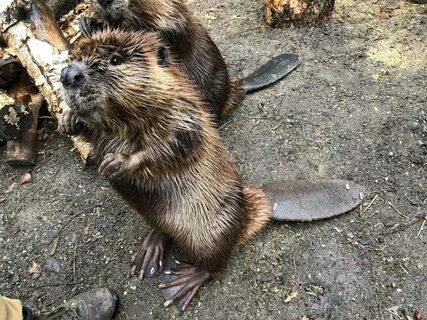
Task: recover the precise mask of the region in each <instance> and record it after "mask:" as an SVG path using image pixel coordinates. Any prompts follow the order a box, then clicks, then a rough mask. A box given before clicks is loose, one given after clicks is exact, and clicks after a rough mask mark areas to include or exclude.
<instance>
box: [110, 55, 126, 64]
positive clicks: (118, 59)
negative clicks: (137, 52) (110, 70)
mask: <svg viewBox="0 0 427 320" xmlns="http://www.w3.org/2000/svg"><path fill="white" fill-rule="evenodd" d="M122 63H123V58H122V57H121V56H119V55H117V54H115V55H114V56H112V57H111V59H110V64H111V65H113V66H118V65H119V64H122Z"/></svg>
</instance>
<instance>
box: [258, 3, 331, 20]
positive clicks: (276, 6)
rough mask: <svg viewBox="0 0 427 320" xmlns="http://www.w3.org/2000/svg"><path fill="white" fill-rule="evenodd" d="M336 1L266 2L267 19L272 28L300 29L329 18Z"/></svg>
mask: <svg viewBox="0 0 427 320" xmlns="http://www.w3.org/2000/svg"><path fill="white" fill-rule="evenodd" d="M334 5H335V0H264V9H265V19H266V20H267V23H268V24H269V25H270V26H272V27H300V26H306V25H311V24H314V23H316V22H319V21H321V20H325V19H327V18H329V17H330V16H331V14H332V11H333V10H334Z"/></svg>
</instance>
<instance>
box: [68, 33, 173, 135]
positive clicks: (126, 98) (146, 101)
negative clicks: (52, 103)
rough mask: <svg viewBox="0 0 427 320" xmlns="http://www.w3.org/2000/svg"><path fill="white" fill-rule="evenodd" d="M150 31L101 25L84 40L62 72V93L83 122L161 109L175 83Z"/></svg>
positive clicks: (107, 122) (119, 120)
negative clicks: (120, 29)
mask: <svg viewBox="0 0 427 320" xmlns="http://www.w3.org/2000/svg"><path fill="white" fill-rule="evenodd" d="M170 62H171V61H170V56H169V51H168V49H167V48H166V47H165V46H164V45H163V43H162V42H161V40H160V39H159V38H158V37H157V36H156V35H155V34H153V33H148V32H125V31H119V30H110V29H107V30H103V31H99V32H97V33H95V34H94V35H93V36H92V37H91V38H87V39H83V40H82V41H80V42H79V43H78V45H77V47H76V48H75V49H74V50H73V52H72V53H71V63H70V64H69V65H68V67H66V68H64V69H63V70H62V72H61V82H62V84H63V88H64V90H63V95H64V98H65V100H66V102H67V103H68V105H69V107H70V108H72V109H73V110H74V111H75V113H76V114H77V115H78V117H79V118H81V119H82V120H83V121H84V122H86V123H87V124H92V125H101V126H104V127H108V128H109V129H112V128H114V126H123V125H126V122H129V119H141V120H143V119H144V118H147V117H149V116H150V115H153V114H159V113H161V110H162V109H163V110H166V109H167V108H168V107H167V104H168V100H170V99H172V97H173V92H176V91H177V90H176V88H178V87H179V84H177V83H176V78H174V77H173V76H171V74H173V69H174V68H173V66H171V65H170Z"/></svg>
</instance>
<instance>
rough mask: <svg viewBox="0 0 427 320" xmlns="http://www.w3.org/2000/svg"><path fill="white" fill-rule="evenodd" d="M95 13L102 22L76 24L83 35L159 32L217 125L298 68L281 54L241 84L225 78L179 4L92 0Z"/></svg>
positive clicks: (203, 35) (204, 35) (218, 59)
mask: <svg viewBox="0 0 427 320" xmlns="http://www.w3.org/2000/svg"><path fill="white" fill-rule="evenodd" d="M93 8H94V12H95V13H96V15H98V16H99V17H100V18H98V19H95V20H92V19H89V18H83V19H82V20H81V23H80V29H81V31H82V32H83V34H85V35H87V36H89V35H90V34H91V33H92V32H93V31H94V30H96V29H97V28H100V27H103V26H105V25H107V26H114V27H120V28H122V29H127V30H129V29H133V30H148V31H154V32H157V33H158V34H159V36H160V37H161V38H162V39H163V40H164V41H165V42H166V44H168V45H169V46H170V48H171V51H172V53H173V54H174V55H175V56H176V61H178V62H179V65H180V66H181V68H182V70H183V71H184V74H185V75H186V76H188V77H189V78H190V79H191V81H192V82H193V83H194V84H195V85H196V87H197V88H198V90H199V92H200V93H201V95H202V97H203V99H204V102H205V103H206V106H207V107H208V111H209V112H210V113H211V114H212V115H213V116H214V117H215V120H216V122H218V121H219V120H220V119H223V118H224V117H225V116H226V115H227V114H228V112H229V111H230V110H232V109H233V108H234V107H236V106H237V105H239V104H240V103H241V101H242V100H243V99H244V95H245V94H246V93H248V92H252V91H255V90H258V89H260V88H262V87H265V86H267V85H270V84H272V83H274V82H276V81H278V80H280V79H281V78H283V77H284V76H285V75H287V74H288V73H289V72H291V71H292V70H293V69H294V68H296V67H297V66H298V64H299V59H298V56H296V55H292V54H283V55H280V56H279V57H276V58H274V59H273V60H270V61H269V62H268V63H267V64H266V65H264V66H262V67H261V68H259V69H258V70H257V71H255V73H253V74H252V75H251V76H249V77H247V78H245V79H243V80H240V79H237V78H234V77H230V76H229V73H228V70H227V66H226V64H225V62H224V59H223V57H222V55H221V53H220V51H219V50H218V48H217V46H216V45H215V43H214V42H213V41H212V39H211V37H210V36H209V34H208V32H207V31H206V29H205V28H204V27H203V26H202V25H201V24H200V22H199V21H198V19H197V18H196V17H195V16H194V15H193V14H192V13H191V11H190V10H189V9H188V7H187V6H186V5H185V4H184V3H183V1H181V0H160V1H159V0H93Z"/></svg>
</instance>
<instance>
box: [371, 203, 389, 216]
mask: <svg viewBox="0 0 427 320" xmlns="http://www.w3.org/2000/svg"><path fill="white" fill-rule="evenodd" d="M380 199H381V198H380ZM381 200H383V201H384V202H383V204H382V205H381V206H380V207H379V208H378V209H377V210H375V211H374V212H373V213H372V214H371V215H370V216H369V218H371V217H373V216H374V215H375V214H377V212H378V211H380V210H381V209H382V208H383V207H384V206H385V204H386V203H387V200H384V199H381Z"/></svg>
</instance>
